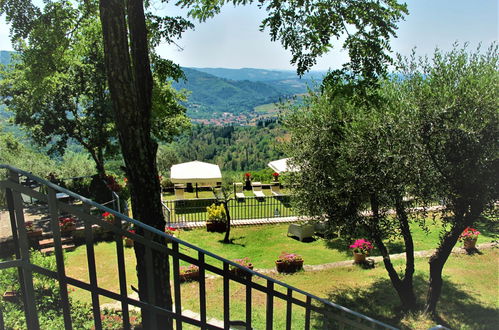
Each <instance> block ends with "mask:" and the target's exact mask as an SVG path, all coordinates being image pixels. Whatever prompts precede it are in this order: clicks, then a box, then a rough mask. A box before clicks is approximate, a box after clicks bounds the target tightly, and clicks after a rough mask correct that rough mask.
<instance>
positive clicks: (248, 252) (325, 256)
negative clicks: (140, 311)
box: [66, 224, 497, 303]
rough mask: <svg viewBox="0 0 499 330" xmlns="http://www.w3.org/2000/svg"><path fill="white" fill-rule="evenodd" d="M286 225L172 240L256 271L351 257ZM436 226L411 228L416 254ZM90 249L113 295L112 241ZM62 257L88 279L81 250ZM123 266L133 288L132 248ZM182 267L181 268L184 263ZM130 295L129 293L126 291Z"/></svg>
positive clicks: (341, 246) (335, 243) (193, 233)
mask: <svg viewBox="0 0 499 330" xmlns="http://www.w3.org/2000/svg"><path fill="white" fill-rule="evenodd" d="M287 227H288V225H287V224H280V225H264V226H250V227H234V228H232V230H231V236H230V237H231V244H224V243H223V242H222V239H223V236H224V234H219V233H208V232H206V230H205V229H194V230H182V231H179V232H178V234H177V236H178V237H179V238H180V239H182V240H185V241H187V242H189V243H192V244H194V245H196V246H199V247H201V248H203V249H205V250H208V251H210V252H212V253H215V254H217V255H220V256H222V257H224V258H227V259H230V260H232V259H238V258H243V257H248V258H250V260H251V262H252V263H253V264H254V266H255V268H256V269H269V268H274V261H275V259H276V258H277V256H278V255H279V254H281V253H282V252H289V253H298V254H300V255H302V256H303V258H304V260H305V264H306V265H318V264H325V263H331V262H336V261H343V260H350V259H351V252H350V250H349V249H348V246H349V244H351V242H350V241H347V240H345V239H343V238H335V239H332V240H328V239H323V238H319V237H317V238H316V239H314V240H309V241H305V242H300V241H298V240H297V239H295V238H291V237H287ZM438 228H439V227H438V226H437V225H436V224H431V225H429V229H430V232H429V233H428V234H427V233H425V231H423V230H422V229H421V228H420V227H419V226H417V225H415V224H414V225H413V226H412V231H413V235H414V237H415V247H416V250H427V249H432V248H435V247H436V245H437V242H438ZM481 230H482V233H483V234H482V235H481V236H480V239H479V243H485V242H489V241H491V240H493V239H494V238H495V237H496V235H495V234H494V232H497V231H494V232H490V231H487V230H483V229H481ZM389 246H390V252H392V253H398V252H402V251H400V249H401V246H402V245H401V243H400V242H397V241H395V242H392V243H390V244H389ZM94 248H95V256H96V265H97V276H98V279H99V286H101V287H103V288H106V289H109V290H111V291H114V292H118V291H119V282H118V272H117V269H118V267H117V259H116V247H115V243H112V242H102V243H99V244H97V245H95V246H94ZM181 252H183V253H185V254H188V255H191V256H194V257H197V253H196V252H195V251H193V250H190V249H186V248H183V247H181ZM377 254H378V253H377V251H376V250H374V251H373V253H372V255H377ZM66 255H67V262H66V265H67V273H68V275H69V276H72V277H75V278H77V279H81V280H85V281H88V266H87V255H86V248H85V246H80V247H78V248H77V249H76V250H75V251H73V252H69V253H67V254H66ZM207 262H211V263H214V261H213V260H212V259H211V258H209V257H207ZM125 264H126V274H127V281H128V283H127V284H128V288H130V285H133V286H135V287H137V283H136V276H135V264H136V263H135V255H134V251H133V249H125ZM182 264H184V265H185V264H186V263H182ZM216 265H218V266H221V264H220V263H218V264H217V263H216ZM314 276H315V275H314ZM313 281H315V280H313ZM130 293H131V290H129V294H130ZM74 295H75V296H76V297H78V299H81V300H83V301H87V302H89V301H90V296H89V295H88V294H85V293H84V292H82V291H81V290H77V291H76V292H75V293H74ZM110 301H111V300H110V299H107V298H103V299H102V301H101V302H102V303H107V302H110Z"/></svg>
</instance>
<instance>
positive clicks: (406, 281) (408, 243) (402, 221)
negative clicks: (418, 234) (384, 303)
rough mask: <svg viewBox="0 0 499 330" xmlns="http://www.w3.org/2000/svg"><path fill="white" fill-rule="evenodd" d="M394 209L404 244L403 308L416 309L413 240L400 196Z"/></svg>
mask: <svg viewBox="0 0 499 330" xmlns="http://www.w3.org/2000/svg"><path fill="white" fill-rule="evenodd" d="M395 209H396V211H397V218H398V220H399V227H400V231H401V232H402V237H403V238H404V246H405V273H404V278H403V280H402V288H403V290H404V291H405V295H404V300H405V303H404V304H403V307H404V310H408V311H414V310H416V295H415V294H414V286H413V279H414V241H413V240H412V234H411V229H410V227H409V220H408V217H407V212H406V210H405V208H404V205H403V200H402V197H401V196H397V198H396V199H395Z"/></svg>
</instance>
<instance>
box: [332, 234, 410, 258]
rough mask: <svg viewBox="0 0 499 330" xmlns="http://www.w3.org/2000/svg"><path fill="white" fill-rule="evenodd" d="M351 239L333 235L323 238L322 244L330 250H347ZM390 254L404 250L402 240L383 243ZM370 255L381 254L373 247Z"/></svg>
mask: <svg viewBox="0 0 499 330" xmlns="http://www.w3.org/2000/svg"><path fill="white" fill-rule="evenodd" d="M352 243H353V242H352V240H351V239H349V238H346V237H341V236H340V237H334V238H325V239H324V244H325V245H326V248H328V249H331V250H338V251H340V252H349V251H350V250H351V249H350V245H351V244H352ZM385 245H386V247H387V249H388V251H389V253H390V254H393V253H402V252H404V251H405V245H404V243H403V242H386V243H385ZM370 255H371V256H379V255H381V254H380V252H379V250H378V249H377V248H376V247H375V248H374V250H372V251H371V253H370Z"/></svg>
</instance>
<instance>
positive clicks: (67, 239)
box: [38, 237, 73, 248]
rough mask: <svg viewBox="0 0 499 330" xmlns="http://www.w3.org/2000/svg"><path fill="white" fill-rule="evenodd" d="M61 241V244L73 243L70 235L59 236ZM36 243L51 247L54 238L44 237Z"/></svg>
mask: <svg viewBox="0 0 499 330" xmlns="http://www.w3.org/2000/svg"><path fill="white" fill-rule="evenodd" d="M61 242H62V244H63V245H64V244H70V243H73V238H72V237H61ZM38 244H39V246H40V247H42V248H43V247H51V246H54V239H53V238H46V239H43V240H40V241H38Z"/></svg>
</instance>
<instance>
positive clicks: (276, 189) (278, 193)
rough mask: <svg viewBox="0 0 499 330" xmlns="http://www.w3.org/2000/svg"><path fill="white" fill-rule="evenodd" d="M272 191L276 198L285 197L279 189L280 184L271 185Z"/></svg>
mask: <svg viewBox="0 0 499 330" xmlns="http://www.w3.org/2000/svg"><path fill="white" fill-rule="evenodd" d="M270 191H272V195H274V196H283V194H282V193H281V188H280V187H279V184H276V185H271V186H270Z"/></svg>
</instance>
